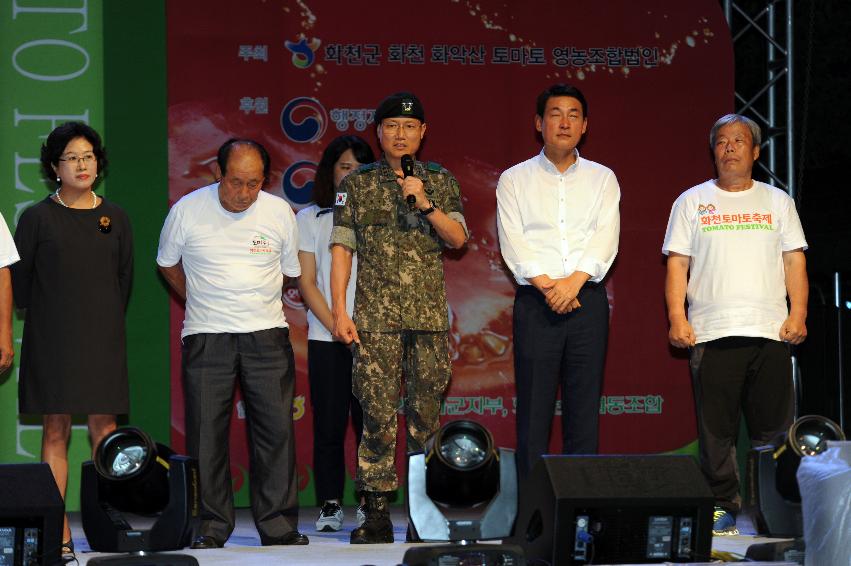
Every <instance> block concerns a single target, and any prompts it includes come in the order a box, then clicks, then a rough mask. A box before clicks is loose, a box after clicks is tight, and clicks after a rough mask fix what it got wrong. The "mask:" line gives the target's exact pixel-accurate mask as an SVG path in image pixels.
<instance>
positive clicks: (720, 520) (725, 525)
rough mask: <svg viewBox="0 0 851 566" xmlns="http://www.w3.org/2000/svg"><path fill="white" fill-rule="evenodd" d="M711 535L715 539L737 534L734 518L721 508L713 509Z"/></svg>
mask: <svg viewBox="0 0 851 566" xmlns="http://www.w3.org/2000/svg"><path fill="white" fill-rule="evenodd" d="M712 521H713V523H712V534H713V535H714V536H717V537H727V536H731V535H737V534H739V529H737V528H736V518H735V517H733V515H731V514H730V513H728V512H727V511H725V510H724V509H722V508H721V507H716V508H715V513H713V514H712Z"/></svg>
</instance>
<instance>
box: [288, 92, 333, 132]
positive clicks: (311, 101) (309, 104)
mask: <svg viewBox="0 0 851 566" xmlns="http://www.w3.org/2000/svg"><path fill="white" fill-rule="evenodd" d="M305 114H307V115H306V116H305ZM300 117H301V119H299V118H300ZM327 126H328V113H327V112H325V107H324V106H322V104H321V103H320V102H319V101H318V100H316V99H315V98H310V97H308V96H297V97H296V98H293V99H292V100H290V101H289V102H287V104H286V106H284V109H283V110H282V111H281V129H282V130H283V132H284V135H285V136H287V137H288V138H289V139H290V140H292V141H294V142H296V143H311V142H315V141H316V140H318V139H319V138H321V137H322V134H324V133H325V128H326V127H327Z"/></svg>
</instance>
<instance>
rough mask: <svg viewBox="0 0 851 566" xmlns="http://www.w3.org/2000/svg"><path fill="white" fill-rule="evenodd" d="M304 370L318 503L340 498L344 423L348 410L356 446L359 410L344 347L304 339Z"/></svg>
mask: <svg viewBox="0 0 851 566" xmlns="http://www.w3.org/2000/svg"><path fill="white" fill-rule="evenodd" d="M307 371H308V378H309V380H310V405H311V407H312V408H313V481H314V482H315V486H316V499H317V501H318V502H319V504H320V505H321V504H322V502H323V501H328V500H329V499H342V498H343V485H344V484H345V480H346V462H345V459H344V458H345V450H344V448H343V443H344V441H345V438H346V426H347V425H348V422H349V414H350V413H351V416H352V427H353V428H354V431H355V440H356V441H357V444H358V445H359V444H360V439H361V435H362V434H363V412H362V411H361V407H360V403H359V402H358V400H357V399H356V398H355V396H354V394H353V393H352V353H351V350H349V348H348V346H346V345H344V344H342V343H340V342H324V341H322V340H308V341H307Z"/></svg>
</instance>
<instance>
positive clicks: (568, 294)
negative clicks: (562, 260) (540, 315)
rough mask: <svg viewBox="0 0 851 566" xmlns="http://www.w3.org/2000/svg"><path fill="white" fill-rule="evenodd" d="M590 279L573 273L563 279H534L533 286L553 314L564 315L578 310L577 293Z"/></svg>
mask: <svg viewBox="0 0 851 566" xmlns="http://www.w3.org/2000/svg"><path fill="white" fill-rule="evenodd" d="M589 278H590V275H588V274H587V273H584V272H581V271H574V272H573V273H571V274H570V275H568V276H567V277H565V278H563V279H551V278H550V277H549V276H548V275H539V276H538V277H535V280H536V283H535V286H536V287H537V288H538V290H539V291H541V293H543V294H544V298H545V299H546V301H547V306H549V307H550V308H551V309H552V310H553V312H556V313H558V314H566V313H569V312H573V311H574V310H576V309H578V308H580V307H581V306H582V303H580V302H579V298H578V295H579V291H580V289H582V286H583V285H584V284H585V282H586V281H588V279H589Z"/></svg>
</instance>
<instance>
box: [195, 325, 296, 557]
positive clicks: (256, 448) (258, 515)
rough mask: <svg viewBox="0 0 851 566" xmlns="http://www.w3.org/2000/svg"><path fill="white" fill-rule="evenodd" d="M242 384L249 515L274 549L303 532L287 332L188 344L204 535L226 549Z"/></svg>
mask: <svg viewBox="0 0 851 566" xmlns="http://www.w3.org/2000/svg"><path fill="white" fill-rule="evenodd" d="M237 380H239V385H240V388H241V390H242V397H243V401H244V403H245V415H246V426H247V429H248V454H249V466H250V470H249V483H250V491H249V496H250V499H251V512H252V515H253V516H254V524H255V525H256V526H257V531H258V532H259V533H260V542H261V543H263V544H274V543H275V541H276V539H279V538H280V537H281V536H283V535H285V534H286V533H288V532H290V531H292V530H294V529H296V527H297V526H298V488H297V482H296V479H297V478H296V471H295V439H294V437H293V417H292V406H293V390H294V387H295V359H294V356H293V349H292V346H291V345H290V339H289V329H287V328H272V329H269V330H261V331H258V332H251V333H246V334H228V333H220V334H192V335H189V336H187V337H185V338H184V339H183V388H184V394H185V397H186V450H187V453H188V454H189V456H192V457H193V458H197V459H198V465H199V466H198V467H199V474H200V488H201V489H200V491H201V526H200V529H199V534H201V535H206V536H211V537H213V538H214V539H216V540H217V541H219V542H221V543H224V542H225V541H226V540H227V539H228V537H230V534H231V532H233V528H234V511H233V489H232V486H231V475H230V457H229V447H228V438H229V430H230V419H231V413H232V410H233V398H234V391H235V389H236V383H237Z"/></svg>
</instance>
